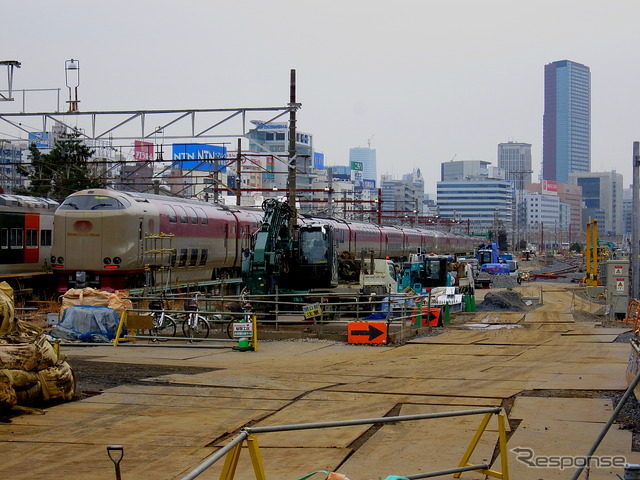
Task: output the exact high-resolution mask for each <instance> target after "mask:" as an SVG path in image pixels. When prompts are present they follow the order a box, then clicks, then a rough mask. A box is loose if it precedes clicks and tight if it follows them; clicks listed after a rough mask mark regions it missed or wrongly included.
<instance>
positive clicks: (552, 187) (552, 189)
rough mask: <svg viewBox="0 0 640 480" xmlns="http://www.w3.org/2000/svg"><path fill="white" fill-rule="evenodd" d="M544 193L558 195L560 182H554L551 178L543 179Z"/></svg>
mask: <svg viewBox="0 0 640 480" xmlns="http://www.w3.org/2000/svg"><path fill="white" fill-rule="evenodd" d="M542 193H544V194H546V195H557V194H558V182H553V181H551V180H543V181H542Z"/></svg>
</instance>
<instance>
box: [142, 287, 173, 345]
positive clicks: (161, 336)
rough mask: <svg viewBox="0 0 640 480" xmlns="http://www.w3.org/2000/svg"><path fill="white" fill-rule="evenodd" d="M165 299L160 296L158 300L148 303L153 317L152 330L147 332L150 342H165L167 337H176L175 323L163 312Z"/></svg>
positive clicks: (163, 296) (162, 295)
mask: <svg viewBox="0 0 640 480" xmlns="http://www.w3.org/2000/svg"><path fill="white" fill-rule="evenodd" d="M165 305H166V297H165V295H164V293H163V294H161V295H160V299H158V300H152V301H150V302H149V310H151V316H152V317H153V320H152V321H153V323H152V328H151V330H149V335H150V336H151V341H152V342H166V341H167V340H168V338H167V337H175V336H176V330H177V327H176V321H175V320H174V319H173V317H171V315H169V314H168V313H166V312H165Z"/></svg>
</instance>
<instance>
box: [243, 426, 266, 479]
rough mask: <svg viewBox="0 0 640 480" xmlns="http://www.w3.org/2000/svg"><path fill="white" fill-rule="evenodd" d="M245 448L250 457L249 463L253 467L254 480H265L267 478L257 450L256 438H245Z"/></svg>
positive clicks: (250, 436)
mask: <svg viewBox="0 0 640 480" xmlns="http://www.w3.org/2000/svg"><path fill="white" fill-rule="evenodd" d="M247 447H248V448H249V455H251V463H252V465H253V473H255V475H256V480H267V476H266V474H265V473H264V465H263V463H262V455H261V454H260V449H259V448H258V438H257V437H256V436H255V435H249V436H248V437H247Z"/></svg>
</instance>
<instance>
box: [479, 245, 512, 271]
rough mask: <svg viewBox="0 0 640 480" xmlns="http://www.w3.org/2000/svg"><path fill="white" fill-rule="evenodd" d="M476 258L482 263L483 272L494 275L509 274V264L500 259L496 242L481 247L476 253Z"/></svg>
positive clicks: (481, 269)
mask: <svg viewBox="0 0 640 480" xmlns="http://www.w3.org/2000/svg"><path fill="white" fill-rule="evenodd" d="M476 258H477V259H478V263H479V264H480V271H481V272H486V273H490V274H492V275H509V264H508V263H506V262H501V261H500V257H499V255H498V245H497V244H496V242H492V243H490V244H489V245H487V246H485V247H483V248H480V249H479V250H478V253H477V254H476Z"/></svg>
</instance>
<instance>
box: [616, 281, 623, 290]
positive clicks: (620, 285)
mask: <svg viewBox="0 0 640 480" xmlns="http://www.w3.org/2000/svg"><path fill="white" fill-rule="evenodd" d="M616 292H624V278H616Z"/></svg>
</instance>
